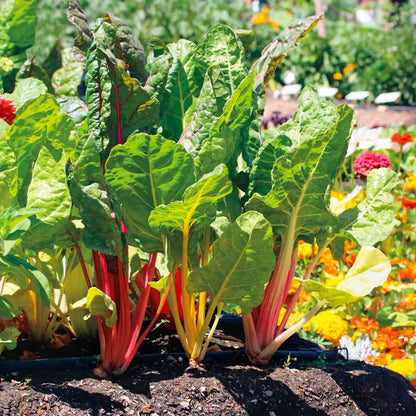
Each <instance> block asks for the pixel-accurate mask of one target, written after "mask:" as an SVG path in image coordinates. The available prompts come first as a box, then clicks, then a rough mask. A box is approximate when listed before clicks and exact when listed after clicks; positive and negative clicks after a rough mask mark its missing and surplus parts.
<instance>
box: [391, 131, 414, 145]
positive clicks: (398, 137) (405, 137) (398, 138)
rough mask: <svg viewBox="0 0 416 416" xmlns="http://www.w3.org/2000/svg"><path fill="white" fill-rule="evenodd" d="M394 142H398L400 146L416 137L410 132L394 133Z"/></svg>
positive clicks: (392, 137)
mask: <svg viewBox="0 0 416 416" xmlns="http://www.w3.org/2000/svg"><path fill="white" fill-rule="evenodd" d="M390 140H391V141H392V142H393V143H398V144H399V145H400V146H402V145H404V144H406V143H409V142H412V141H413V140H414V139H413V137H412V135H411V134H409V133H403V134H400V133H394V134H393V136H391V139H390Z"/></svg>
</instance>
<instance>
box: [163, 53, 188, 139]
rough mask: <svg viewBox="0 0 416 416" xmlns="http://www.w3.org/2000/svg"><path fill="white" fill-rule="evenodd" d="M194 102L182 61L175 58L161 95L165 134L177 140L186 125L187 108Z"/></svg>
mask: <svg viewBox="0 0 416 416" xmlns="http://www.w3.org/2000/svg"><path fill="white" fill-rule="evenodd" d="M191 104H192V94H191V89H190V87H189V82H188V78H187V76H186V73H185V69H184V67H183V65H182V62H181V61H180V60H179V59H178V58H177V57H174V58H173V63H172V65H171V67H170V68H169V73H168V76H167V81H166V85H165V88H164V90H163V93H162V95H161V97H160V123H161V125H162V128H163V135H164V136H165V137H166V138H168V139H172V140H175V141H177V140H178V139H179V138H180V136H181V134H182V130H183V127H184V118H185V113H186V110H187V109H188V108H189V106H190V105H191Z"/></svg>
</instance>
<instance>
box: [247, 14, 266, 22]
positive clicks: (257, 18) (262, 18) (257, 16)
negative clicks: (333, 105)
mask: <svg viewBox="0 0 416 416" xmlns="http://www.w3.org/2000/svg"><path fill="white" fill-rule="evenodd" d="M266 22H267V16H266V15H265V14H264V13H257V14H255V15H254V16H253V17H252V18H251V23H253V25H262V24H263V23H266Z"/></svg>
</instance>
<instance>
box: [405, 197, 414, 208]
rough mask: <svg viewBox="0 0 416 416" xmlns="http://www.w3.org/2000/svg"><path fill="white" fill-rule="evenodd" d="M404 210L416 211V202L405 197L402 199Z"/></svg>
mask: <svg viewBox="0 0 416 416" xmlns="http://www.w3.org/2000/svg"><path fill="white" fill-rule="evenodd" d="M402 208H404V209H416V201H412V200H411V199H409V198H406V197H405V196H404V197H403V198H402Z"/></svg>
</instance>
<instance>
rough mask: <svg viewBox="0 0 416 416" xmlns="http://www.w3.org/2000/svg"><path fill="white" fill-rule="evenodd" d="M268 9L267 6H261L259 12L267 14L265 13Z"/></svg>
mask: <svg viewBox="0 0 416 416" xmlns="http://www.w3.org/2000/svg"><path fill="white" fill-rule="evenodd" d="M269 10H270V9H269V8H268V7H267V6H263V7H262V8H261V12H262V13H264V14H267V13H269Z"/></svg>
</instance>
